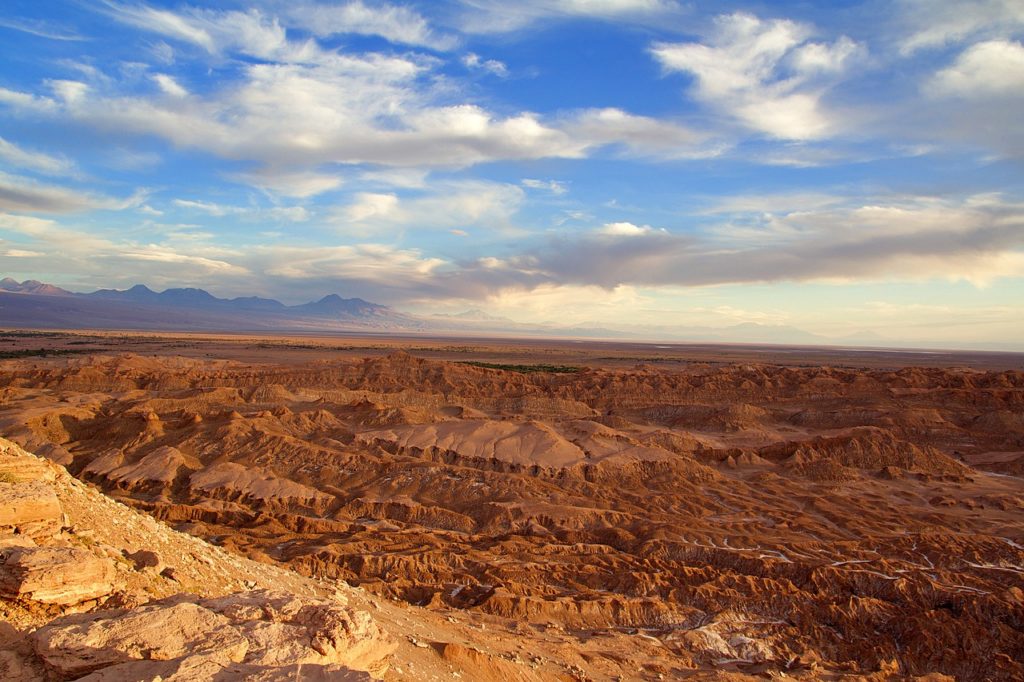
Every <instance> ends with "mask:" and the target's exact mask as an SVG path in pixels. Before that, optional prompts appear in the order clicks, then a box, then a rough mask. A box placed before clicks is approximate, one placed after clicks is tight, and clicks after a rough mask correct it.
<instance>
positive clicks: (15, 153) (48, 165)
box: [0, 137, 74, 175]
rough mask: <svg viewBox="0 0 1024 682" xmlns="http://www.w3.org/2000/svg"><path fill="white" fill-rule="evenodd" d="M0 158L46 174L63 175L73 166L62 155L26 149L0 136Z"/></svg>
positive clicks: (17, 165)
mask: <svg viewBox="0 0 1024 682" xmlns="http://www.w3.org/2000/svg"><path fill="white" fill-rule="evenodd" d="M0 159H2V160H4V161H6V162H7V163H9V164H11V165H12V166H16V167H18V168H27V169H28V170H33V171H37V172H39V173H45V174H47V175H65V174H67V173H69V172H70V171H71V170H72V169H73V168H74V164H73V163H72V162H71V161H69V160H68V159H66V158H64V157H63V156H51V155H49V154H44V153H42V152H32V151H28V150H27V149H23V148H21V147H19V146H18V145H16V144H14V143H13V142H8V141H7V140H5V139H4V138H2V137H0Z"/></svg>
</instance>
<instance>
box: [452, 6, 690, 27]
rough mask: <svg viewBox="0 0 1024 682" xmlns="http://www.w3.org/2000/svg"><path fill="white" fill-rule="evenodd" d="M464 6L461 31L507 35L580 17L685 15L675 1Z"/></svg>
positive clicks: (649, 18) (639, 19)
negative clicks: (543, 24)
mask: <svg viewBox="0 0 1024 682" xmlns="http://www.w3.org/2000/svg"><path fill="white" fill-rule="evenodd" d="M462 5H463V6H464V8H465V11H464V12H463V14H462V16H461V21H460V28H461V29H462V30H463V31H465V32H467V33H504V32H507V31H517V30H520V29H522V28H526V27H527V26H529V25H531V24H533V23H535V22H539V21H543V20H558V19H561V20H564V19H571V18H580V17H582V18H591V19H602V20H616V21H623V20H632V21H636V22H638V23H644V22H650V21H653V20H657V19H663V18H664V17H666V16H669V15H673V14H681V13H682V12H683V7H682V6H681V5H680V4H679V3H678V2H675V1H674V0H554V1H552V0H517V2H503V1H502V0H462Z"/></svg>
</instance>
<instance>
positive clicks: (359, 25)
mask: <svg viewBox="0 0 1024 682" xmlns="http://www.w3.org/2000/svg"><path fill="white" fill-rule="evenodd" d="M285 11H286V13H287V17H288V19H289V22H290V25H293V26H295V27H297V28H303V29H306V30H308V31H310V32H311V33H313V34H314V35H316V36H319V37H328V36H333V35H344V34H358V35H371V36H380V37H382V38H385V39H386V40H388V41H390V42H392V43H400V44H404V45H419V46H423V47H429V48H433V49H436V50H450V49H452V48H453V47H454V46H455V44H456V42H457V41H456V39H455V38H454V37H453V36H447V35H439V34H438V33H437V32H436V31H435V30H434V29H432V28H431V27H430V24H429V23H428V22H427V20H426V19H424V18H423V16H422V15H420V14H419V13H417V12H416V11H414V10H413V9H411V8H409V7H405V6H401V5H391V4H388V3H374V4H373V5H372V6H370V5H367V4H366V3H364V2H361V1H359V0H356V1H354V2H346V3H342V4H331V5H322V4H316V3H308V2H299V3H288V5H287V6H286V8H285Z"/></svg>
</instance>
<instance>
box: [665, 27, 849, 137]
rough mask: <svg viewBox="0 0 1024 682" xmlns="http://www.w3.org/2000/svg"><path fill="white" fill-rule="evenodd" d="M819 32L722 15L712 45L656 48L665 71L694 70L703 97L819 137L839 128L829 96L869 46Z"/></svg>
mask: <svg viewBox="0 0 1024 682" xmlns="http://www.w3.org/2000/svg"><path fill="white" fill-rule="evenodd" d="M812 36H813V31H812V29H811V27H809V26H807V25H805V24H801V23H797V22H794V21H789V20H785V19H773V20H762V19H759V18H757V17H755V16H753V15H750V14H742V13H736V14H728V15H723V16H719V17H718V18H716V20H715V23H714V30H713V31H712V32H711V34H710V35H709V36H708V39H707V42H705V43H656V44H655V45H654V46H653V47H652V48H651V53H652V54H653V55H654V57H655V59H656V60H657V61H658V62H659V63H660V64H661V66H662V67H663V68H664V69H665V70H666V71H669V72H673V71H675V72H684V73H689V74H691V75H692V76H693V77H694V79H695V84H694V88H693V94H694V96H695V97H696V98H697V99H698V100H701V101H703V102H705V103H706V104H708V105H710V106H713V107H715V108H716V109H718V110H720V111H723V112H725V113H726V114H728V115H729V116H731V117H733V118H734V119H736V120H737V121H738V122H740V123H741V124H743V125H744V126H746V127H748V128H751V129H753V130H757V131H760V132H762V133H765V134H767V135H769V136H771V137H775V138H780V139H787V140H813V139H820V138H824V137H827V136H829V135H831V134H833V133H834V132H836V130H837V127H838V122H837V119H836V116H835V114H833V113H830V112H829V111H827V110H826V108H825V107H824V106H823V104H822V98H823V97H824V95H825V93H826V92H827V91H828V89H829V88H830V87H831V86H833V85H834V84H835V83H836V82H838V79H839V78H840V77H841V76H842V74H843V73H844V72H845V71H846V69H847V68H848V67H849V64H850V63H851V62H852V61H854V60H855V58H856V57H857V56H858V55H859V54H860V53H861V52H862V51H863V50H864V48H863V47H862V46H861V45H859V44H857V43H855V42H854V41H853V40H851V39H850V38H847V37H846V36H842V37H840V38H838V39H837V40H836V41H834V42H831V43H821V42H814V41H812V40H811V38H812Z"/></svg>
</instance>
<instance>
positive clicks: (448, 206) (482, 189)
mask: <svg viewBox="0 0 1024 682" xmlns="http://www.w3.org/2000/svg"><path fill="white" fill-rule="evenodd" d="M523 199H524V194H523V191H522V190H521V189H520V188H518V187H516V186H515V185H505V184H498V183H490V182H479V181H464V182H449V183H443V184H437V185H435V186H434V187H432V188H431V192H429V193H426V194H421V195H419V196H411V197H399V196H398V195H396V194H394V193H377V192H361V193H359V194H357V195H356V197H355V201H354V202H352V203H351V204H349V205H348V206H344V207H342V208H341V209H340V210H339V211H338V212H337V214H336V218H335V222H336V224H337V225H338V226H339V227H341V228H343V229H346V228H355V229H354V231H356V232H373V231H386V230H394V229H402V228H408V229H421V230H422V229H430V230H440V229H445V230H451V229H452V228H456V229H457V228H465V227H485V228H488V229H490V230H506V231H508V230H513V229H514V227H513V225H512V216H513V215H514V214H515V213H516V211H518V210H519V206H520V205H521V204H522V202H523Z"/></svg>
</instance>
